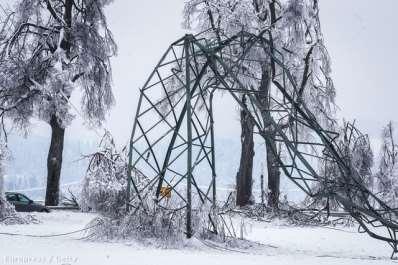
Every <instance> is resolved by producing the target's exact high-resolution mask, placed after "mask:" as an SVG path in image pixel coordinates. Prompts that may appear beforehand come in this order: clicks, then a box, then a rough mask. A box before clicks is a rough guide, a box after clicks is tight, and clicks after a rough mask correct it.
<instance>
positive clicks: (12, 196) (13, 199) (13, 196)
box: [6, 194, 18, 202]
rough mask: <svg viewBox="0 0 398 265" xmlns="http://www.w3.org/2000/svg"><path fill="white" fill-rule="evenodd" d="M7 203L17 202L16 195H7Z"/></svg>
mask: <svg viewBox="0 0 398 265" xmlns="http://www.w3.org/2000/svg"><path fill="white" fill-rule="evenodd" d="M6 198H7V201H13V202H15V201H18V197H17V195H16V194H7V195H6Z"/></svg>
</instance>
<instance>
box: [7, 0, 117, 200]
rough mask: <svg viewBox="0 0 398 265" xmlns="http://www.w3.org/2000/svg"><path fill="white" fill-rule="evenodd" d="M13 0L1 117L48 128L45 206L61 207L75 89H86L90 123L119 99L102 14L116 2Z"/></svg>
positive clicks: (83, 95)
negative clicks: (40, 123)
mask: <svg viewBox="0 0 398 265" xmlns="http://www.w3.org/2000/svg"><path fill="white" fill-rule="evenodd" d="M12 2H13V6H12V7H7V8H8V9H6V8H5V7H4V8H3V9H2V10H3V11H4V13H3V14H2V16H1V18H0V22H1V23H2V27H1V28H0V29H1V32H0V40H1V42H0V110H1V112H0V115H1V117H7V118H9V119H11V120H12V122H13V124H14V125H17V126H18V127H19V128H26V127H27V126H28V125H29V122H30V119H31V118H32V117H35V118H39V119H41V120H43V121H45V122H47V123H48V124H49V125H50V126H51V131H52V134H51V144H50V149H49V152H48V159H47V190H46V205H57V204H58V200H59V182H60V176H61V166H62V152H63V146H64V135H65V128H66V127H67V126H68V125H69V124H70V123H71V121H72V120H73V118H74V116H73V115H72V114H71V111H70V106H69V104H68V101H69V99H70V97H71V96H72V93H73V92H74V91H75V90H76V89H80V90H81V92H80V93H81V108H82V113H83V115H85V118H86V119H87V120H89V121H90V123H91V124H92V126H96V125H100V124H101V122H102V121H103V120H104V119H105V115H106V112H107V111H108V109H109V108H110V107H111V106H112V104H113V103H114V97H113V94H112V90H111V64H110V57H111V56H113V55H115V53H116V49H117V48H116V44H115V42H114V40H113V37H112V34H111V32H110V31H109V29H108V26H107V22H106V18H105V14H104V8H105V6H106V5H107V4H109V3H110V2H112V1H111V0H101V1H97V0H64V1H56V0H35V1H32V0H17V1H12ZM75 93H79V92H75Z"/></svg>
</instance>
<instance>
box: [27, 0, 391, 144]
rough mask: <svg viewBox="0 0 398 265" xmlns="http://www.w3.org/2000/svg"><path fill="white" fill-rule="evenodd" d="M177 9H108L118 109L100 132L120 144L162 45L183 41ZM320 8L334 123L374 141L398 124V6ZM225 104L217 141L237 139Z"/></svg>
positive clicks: (339, 1) (175, 4) (151, 1)
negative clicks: (337, 119)
mask: <svg viewBox="0 0 398 265" xmlns="http://www.w3.org/2000/svg"><path fill="white" fill-rule="evenodd" d="M183 4H184V1H183V0H167V1H164V0H146V1H138V0H129V1H122V0H115V1H114V3H113V4H112V5H111V6H110V7H109V8H108V9H107V15H108V20H109V26H110V28H111V30H112V31H113V33H114V36H115V39H116V41H117V43H118V45H119V54H118V57H117V58H115V59H113V73H114V94H115V97H116V101H117V104H116V106H115V107H114V108H113V110H112V112H111V113H110V115H109V118H108V121H107V123H106V125H105V126H106V127H107V128H108V129H109V130H110V131H111V132H112V133H113V134H114V136H115V138H116V140H117V142H118V143H119V144H124V143H126V142H127V140H128V138H129V135H130V130H131V127H132V122H133V118H134V114H135V110H136V104H137V100H138V89H139V87H140V86H142V85H143V83H144V82H145V80H146V78H147V77H148V75H149V73H150V71H151V70H152V68H153V67H154V66H155V64H156V63H157V61H158V60H159V58H160V56H161V55H162V54H163V52H164V51H165V49H166V48H167V47H168V45H169V44H170V43H171V42H172V41H173V40H175V39H177V38H179V37H180V36H181V35H183V34H184V30H183V29H182V28H181V12H182V8H183ZM320 7H321V22H322V27H323V33H324V37H325V40H326V44H327V47H328V50H329V52H330V55H331V57H332V62H333V65H332V66H333V79H334V82H335V85H336V89H337V93H338V94H337V95H338V96H337V104H338V105H339V107H340V109H341V113H340V116H341V117H345V118H347V119H350V120H352V119H357V121H358V124H359V125H360V128H361V129H362V131H364V132H367V133H369V134H370V135H371V137H372V138H376V137H378V136H379V134H380V130H381V127H382V126H384V124H386V123H387V121H388V120H398V117H397V116H396V115H397V114H398V111H397V110H398V102H397V100H398V92H397V87H396V86H397V85H396V84H397V79H398V73H396V71H397V68H396V62H398V49H397V41H398V37H397V34H396V33H397V29H396V27H397V26H398V21H397V20H398V19H397V18H396V11H397V10H398V1H396V0H379V1H374V0H321V1H320ZM225 100H227V101H228V103H227V104H223V108H224V109H218V111H217V113H216V119H217V116H219V117H220V116H225V115H227V116H229V117H230V118H229V119H219V120H216V126H217V128H218V129H217V131H216V133H217V134H218V136H219V137H223V136H225V137H232V136H234V135H239V134H240V132H239V125H238V122H237V113H236V111H235V107H234V106H233V103H232V101H231V100H229V99H228V98H225ZM74 101H75V102H78V100H76V99H74ZM37 125H38V126H36V129H34V130H33V133H36V134H41V135H49V128H48V127H47V126H46V125H43V124H37ZM67 136H68V137H72V138H80V139H82V138H93V137H96V136H95V134H94V133H92V132H90V131H89V130H88V129H87V128H85V127H84V126H83V125H82V122H81V120H80V119H76V120H75V121H74V123H73V125H72V126H71V127H70V128H68V130H67Z"/></svg>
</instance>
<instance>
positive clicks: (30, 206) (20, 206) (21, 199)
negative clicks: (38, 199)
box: [6, 192, 50, 213]
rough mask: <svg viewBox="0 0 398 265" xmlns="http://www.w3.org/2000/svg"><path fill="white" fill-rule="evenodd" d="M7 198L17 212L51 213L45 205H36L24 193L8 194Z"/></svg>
mask: <svg viewBox="0 0 398 265" xmlns="http://www.w3.org/2000/svg"><path fill="white" fill-rule="evenodd" d="M6 198H7V201H9V202H10V203H12V204H13V205H14V206H15V210H16V211H17V212H46V213H48V212H50V211H49V209H48V208H46V207H45V206H44V205H41V204H38V203H35V202H34V201H32V200H31V199H29V198H28V197H27V196H26V195H24V194H22V193H18V192H6Z"/></svg>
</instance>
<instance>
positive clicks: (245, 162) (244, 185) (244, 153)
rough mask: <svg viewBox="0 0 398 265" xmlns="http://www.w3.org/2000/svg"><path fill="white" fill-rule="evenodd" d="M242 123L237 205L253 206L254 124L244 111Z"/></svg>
mask: <svg viewBox="0 0 398 265" xmlns="http://www.w3.org/2000/svg"><path fill="white" fill-rule="evenodd" d="M245 101H246V98H245V96H243V98H242V102H243V104H246V102H245ZM240 121H241V127H242V134H241V146H242V150H241V156H240V164H239V171H238V173H237V175H236V205H238V206H245V205H248V204H251V203H252V202H251V196H252V183H253V177H252V174H253V157H254V141H253V130H254V123H253V121H252V119H251V116H250V114H249V113H248V112H247V111H246V110H244V109H242V110H241V112H240Z"/></svg>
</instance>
